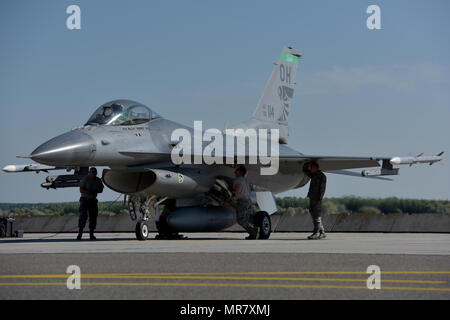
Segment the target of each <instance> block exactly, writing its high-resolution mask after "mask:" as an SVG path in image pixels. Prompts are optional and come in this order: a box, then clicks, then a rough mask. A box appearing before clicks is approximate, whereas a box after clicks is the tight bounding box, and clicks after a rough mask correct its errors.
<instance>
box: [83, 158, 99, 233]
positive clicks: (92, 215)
mask: <svg viewBox="0 0 450 320" xmlns="http://www.w3.org/2000/svg"><path fill="white" fill-rule="evenodd" d="M102 192H103V183H102V180H101V179H100V178H98V177H97V169H96V168H94V167H92V168H91V169H90V170H89V174H88V175H87V176H86V177H84V178H83V179H82V180H81V182H80V193H81V197H80V209H79V211H80V219H79V220H78V228H79V231H78V237H77V240H81V237H82V236H83V229H84V227H85V226H86V220H87V218H88V212H89V233H90V239H91V240H95V239H96V237H95V236H94V230H95V228H96V227H97V216H98V205H97V203H98V201H97V193H102Z"/></svg>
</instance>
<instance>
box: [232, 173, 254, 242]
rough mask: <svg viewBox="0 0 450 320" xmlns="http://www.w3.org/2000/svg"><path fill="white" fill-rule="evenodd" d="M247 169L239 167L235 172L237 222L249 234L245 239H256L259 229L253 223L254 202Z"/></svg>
mask: <svg viewBox="0 0 450 320" xmlns="http://www.w3.org/2000/svg"><path fill="white" fill-rule="evenodd" d="M246 173H247V169H245V167H244V166H239V167H237V169H236V170H235V171H234V174H235V176H236V179H235V180H234V183H233V195H235V197H236V204H237V206H236V219H237V222H238V223H239V224H240V225H241V226H242V227H243V228H244V229H245V230H246V231H247V232H248V233H249V236H248V237H246V238H245V239H247V240H249V239H256V238H257V237H258V228H257V227H255V226H254V225H253V224H252V223H251V222H250V221H252V219H253V217H252V202H251V199H250V186H249V184H248V181H247V179H246V178H245V174H246Z"/></svg>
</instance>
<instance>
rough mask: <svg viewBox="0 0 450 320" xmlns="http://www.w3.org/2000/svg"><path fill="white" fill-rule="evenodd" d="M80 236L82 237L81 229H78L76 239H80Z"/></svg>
mask: <svg viewBox="0 0 450 320" xmlns="http://www.w3.org/2000/svg"><path fill="white" fill-rule="evenodd" d="M82 237H83V229H79V231H78V236H77V240H81V238H82Z"/></svg>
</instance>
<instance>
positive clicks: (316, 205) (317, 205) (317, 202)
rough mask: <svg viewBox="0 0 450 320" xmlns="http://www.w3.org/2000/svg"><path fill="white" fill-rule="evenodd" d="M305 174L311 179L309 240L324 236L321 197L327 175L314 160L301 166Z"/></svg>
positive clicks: (323, 192)
mask: <svg viewBox="0 0 450 320" xmlns="http://www.w3.org/2000/svg"><path fill="white" fill-rule="evenodd" d="M303 171H304V172H305V174H306V175H307V176H308V177H309V178H310V179H311V182H310V184H309V191H308V198H309V212H310V213H311V217H312V220H313V224H314V231H313V234H312V235H310V236H309V237H308V239H310V240H318V239H324V238H326V234H325V229H324V227H323V224H322V217H321V215H322V199H323V196H324V194H325V188H326V185H327V177H326V176H325V175H324V174H323V172H322V171H320V170H319V164H318V163H317V162H315V161H311V162H309V163H306V164H305V166H304V167H303Z"/></svg>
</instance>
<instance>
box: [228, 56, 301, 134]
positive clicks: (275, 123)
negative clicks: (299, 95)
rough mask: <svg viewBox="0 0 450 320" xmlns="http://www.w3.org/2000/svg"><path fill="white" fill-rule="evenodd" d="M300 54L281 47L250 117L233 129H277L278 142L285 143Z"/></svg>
mask: <svg viewBox="0 0 450 320" xmlns="http://www.w3.org/2000/svg"><path fill="white" fill-rule="evenodd" d="M301 55H302V53H301V52H300V51H298V50H296V49H293V48H291V47H284V48H283V51H282V52H281V55H280V58H279V60H278V62H277V63H276V64H275V66H274V68H273V71H272V74H271V76H270V78H269V81H268V83H267V85H266V88H265V89H264V92H263V94H262V96H261V98H260V99H259V102H258V105H257V107H256V110H255V112H254V114H253V116H252V118H251V119H250V120H247V121H245V122H243V123H240V124H238V125H236V126H234V127H235V128H266V129H273V128H278V129H279V130H280V131H279V132H280V142H281V143H287V137H288V136H289V127H288V120H289V114H290V112H291V101H292V98H293V96H294V86H295V76H296V73H297V67H298V62H299V58H300V57H301Z"/></svg>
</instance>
